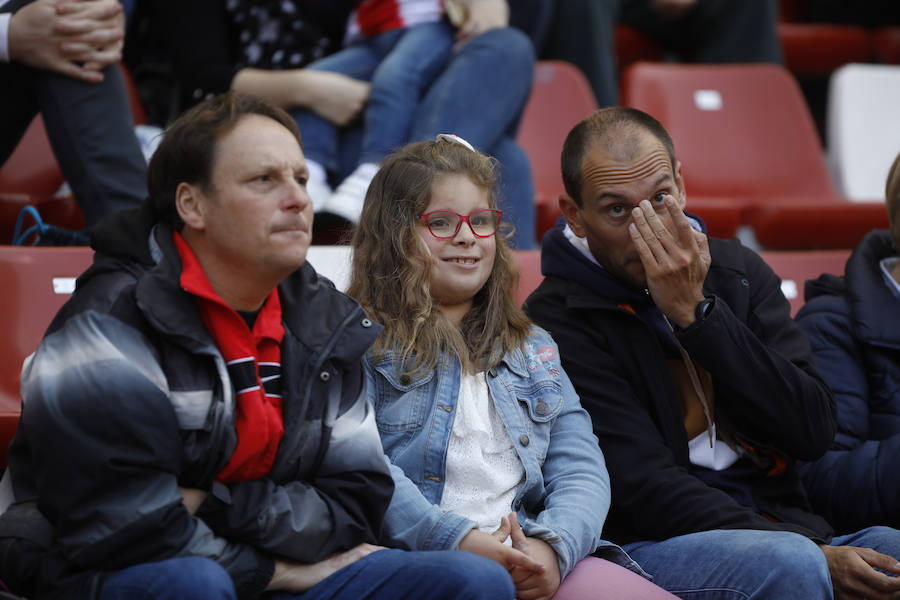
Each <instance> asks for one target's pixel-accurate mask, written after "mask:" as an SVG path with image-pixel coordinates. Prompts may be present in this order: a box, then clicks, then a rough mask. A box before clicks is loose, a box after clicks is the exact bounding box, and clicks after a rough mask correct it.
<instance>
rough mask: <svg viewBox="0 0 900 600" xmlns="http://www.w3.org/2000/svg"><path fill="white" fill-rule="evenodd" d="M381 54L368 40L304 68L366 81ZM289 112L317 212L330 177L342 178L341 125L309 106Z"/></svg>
mask: <svg viewBox="0 0 900 600" xmlns="http://www.w3.org/2000/svg"><path fill="white" fill-rule="evenodd" d="M381 58H382V55H381V53H380V51H379V50H378V48H376V47H373V46H372V45H370V44H369V43H368V42H362V43H359V44H354V45H353V46H348V47H347V48H344V49H343V50H340V51H339V52H335V53H334V54H332V55H331V56H326V57H325V58H323V59H320V60H317V61H315V62H313V63H311V64H309V65H308V66H306V67H304V68H305V69H308V70H312V71H328V72H331V73H339V74H341V75H346V76H347V77H352V78H353V79H358V80H360V81H369V80H370V79H371V78H372V73H374V71H375V68H376V67H377V66H378V63H379V61H380V60H381ZM289 112H290V113H291V116H292V117H294V121H296V122H297V126H298V127H299V128H300V136H301V139H302V140H303V156H304V157H305V158H306V163H307V167H308V168H309V181H308V183H307V186H306V187H307V191H308V192H309V196H310V198H311V199H312V202H313V212H315V213H318V212H320V211H321V210H322V208H323V206H324V205H325V204H326V203H327V202H328V200H329V198H330V197H331V193H332V189H331V185H330V183H329V180H330V178H331V177H332V176H339V177H340V179H343V173H342V172H341V162H340V154H339V152H340V146H339V139H340V135H341V134H340V129H341V126H339V125H337V124H335V123H332V122H331V121H329V120H328V119H326V118H325V117H322V116H320V115H318V114H316V113H314V112H313V111H311V110H306V109H294V110H292V111H289Z"/></svg>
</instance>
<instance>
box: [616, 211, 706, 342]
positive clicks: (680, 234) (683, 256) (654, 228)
mask: <svg viewBox="0 0 900 600" xmlns="http://www.w3.org/2000/svg"><path fill="white" fill-rule="evenodd" d="M662 210H664V211H668V214H669V217H670V218H671V220H672V222H673V223H674V224H675V236H673V235H672V233H671V232H670V231H669V230H668V229H666V226H665V225H664V224H663V222H662V220H661V219H660V218H659V215H657V214H656V212H655V211H654V210H653V206H652V205H651V204H650V202H649V201H647V200H642V201H641V203H640V205H639V206H638V207H636V208H635V209H634V210H633V211H632V216H633V218H634V223H632V224H631V225H629V228H628V229H629V233H630V234H631V239H632V241H633V242H634V245H635V248H637V251H638V255H639V256H640V258H641V263H642V264H643V265H644V273H645V275H646V277H647V289H648V291H649V292H650V295H651V296H652V297H653V301H654V302H655V303H656V306H657V307H658V308H659V310H661V311H662V312H663V314H664V315H666V316H667V317H668V318H669V320H671V321H672V322H673V323H675V324H676V325H678V326H679V327H687V326H688V325H690V324H691V323H693V322H694V310H695V309H696V307H697V304H699V303H700V302H701V301H702V300H703V282H704V280H705V279H706V273H707V271H709V265H710V263H711V262H712V260H711V258H710V255H709V244H708V242H707V239H706V236H705V235H703V234H702V233H700V232H699V231H694V230H693V229H692V228H691V224H690V222H689V221H688V219H687V217H686V216H685V215H684V212H683V211H682V210H681V207H679V206H678V203H677V202H676V201H675V198H674V197H672V196H666V199H665V208H664V209H662ZM676 236H677V237H676Z"/></svg>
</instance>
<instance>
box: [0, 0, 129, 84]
mask: <svg viewBox="0 0 900 600" xmlns="http://www.w3.org/2000/svg"><path fill="white" fill-rule="evenodd" d="M124 38H125V16H124V13H123V10H122V5H121V4H119V2H118V0H80V1H71V0H67V1H64V2H60V1H59V0H35V2H32V3H30V4H26V5H25V6H23V7H22V8H20V9H19V10H18V11H16V12H15V13H14V14H13V15H12V17H11V18H10V23H9V56H10V59H11V60H13V61H15V62H19V63H23V64H26V65H28V66H31V67H34V68H36V69H43V70H46V71H53V72H56V73H61V74H63V75H66V76H68V77H72V78H74V79H80V80H82V81H87V82H88V83H99V82H100V81H103V74H102V73H101V72H100V70H101V69H103V68H104V67H106V66H107V65H110V64H112V63H116V62H118V61H119V60H121V58H122V44H123V40H124Z"/></svg>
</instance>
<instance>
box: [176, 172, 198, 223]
mask: <svg viewBox="0 0 900 600" xmlns="http://www.w3.org/2000/svg"><path fill="white" fill-rule="evenodd" d="M199 192H200V190H199V188H198V187H197V186H194V185H191V184H190V183H185V182H183V181H182V182H181V183H179V184H178V187H177V188H175V209H176V210H177V211H178V216H179V217H181V220H182V221H184V224H185V225H186V226H187V227H190V228H191V229H197V230H200V229H203V227H204V220H203V208H204V207H203V203H202V202H201V201H200V193H199Z"/></svg>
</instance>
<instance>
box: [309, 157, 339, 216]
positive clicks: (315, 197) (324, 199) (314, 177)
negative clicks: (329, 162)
mask: <svg viewBox="0 0 900 600" xmlns="http://www.w3.org/2000/svg"><path fill="white" fill-rule="evenodd" d="M306 168H307V169H308V170H309V179H308V180H307V181H306V193H307V194H309V199H310V200H312V205H313V212H314V213H318V212H322V208H323V207H324V206H325V205H326V204H327V203H328V199H329V198H331V194H332V193H333V190H332V189H331V186H330V185H328V176H327V174H326V173H325V168H324V167H322V165H320V164H319V163H317V162H315V161H312V160H307V161H306Z"/></svg>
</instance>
